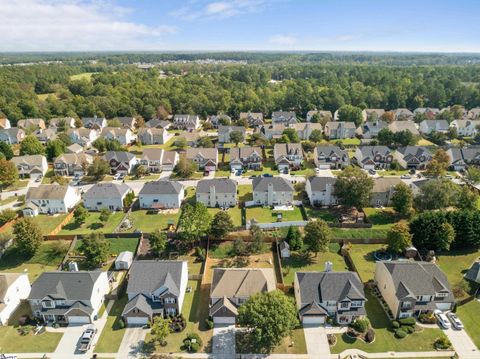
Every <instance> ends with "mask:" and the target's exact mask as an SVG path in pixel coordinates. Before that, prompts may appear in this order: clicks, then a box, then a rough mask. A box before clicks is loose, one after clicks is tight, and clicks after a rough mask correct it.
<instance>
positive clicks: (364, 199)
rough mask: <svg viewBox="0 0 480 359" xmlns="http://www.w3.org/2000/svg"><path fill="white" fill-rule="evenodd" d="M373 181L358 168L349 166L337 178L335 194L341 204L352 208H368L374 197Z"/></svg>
mask: <svg viewBox="0 0 480 359" xmlns="http://www.w3.org/2000/svg"><path fill="white" fill-rule="evenodd" d="M372 189H373V179H372V178H370V177H369V176H368V174H366V173H365V172H363V171H362V170H361V169H360V168H358V167H353V166H349V167H347V168H345V169H344V170H343V171H342V172H340V174H339V175H338V176H337V181H336V182H335V189H334V193H335V196H336V197H337V198H338V200H339V202H340V203H341V204H343V205H345V206H350V207H360V208H361V207H366V206H368V205H369V203H370V198H371V196H372Z"/></svg>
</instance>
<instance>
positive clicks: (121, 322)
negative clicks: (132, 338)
mask: <svg viewBox="0 0 480 359" xmlns="http://www.w3.org/2000/svg"><path fill="white" fill-rule="evenodd" d="M123 328H125V322H124V321H123V319H120V320H119V321H118V329H123Z"/></svg>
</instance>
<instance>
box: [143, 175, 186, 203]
mask: <svg viewBox="0 0 480 359" xmlns="http://www.w3.org/2000/svg"><path fill="white" fill-rule="evenodd" d="M184 196H185V191H184V187H183V185H182V184H181V183H180V182H176V181H167V180H160V181H151V182H146V183H145V184H144V185H143V187H142V189H141V190H140V193H139V194H138V201H139V203H140V208H143V209H164V208H180V206H181V204H182V201H183V199H184Z"/></svg>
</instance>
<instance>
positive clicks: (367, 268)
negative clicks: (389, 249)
mask: <svg viewBox="0 0 480 359" xmlns="http://www.w3.org/2000/svg"><path fill="white" fill-rule="evenodd" d="M382 248H385V244H353V245H352V247H351V248H350V257H351V258H352V261H353V263H354V264H355V268H356V269H357V272H358V275H359V276H360V279H361V280H362V282H364V283H365V282H368V281H369V280H370V279H373V278H374V276H375V259H374V257H373V254H374V253H375V252H376V251H378V250H380V249H382Z"/></svg>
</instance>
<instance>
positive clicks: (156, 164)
mask: <svg viewBox="0 0 480 359" xmlns="http://www.w3.org/2000/svg"><path fill="white" fill-rule="evenodd" d="M178 159H179V156H178V153H177V152H176V151H165V150H162V149H161V148H145V149H144V150H143V152H142V157H141V158H140V160H139V164H141V165H142V166H145V167H146V168H147V169H148V170H149V171H150V172H161V171H173V169H174V167H175V165H176V164H177V163H178Z"/></svg>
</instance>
